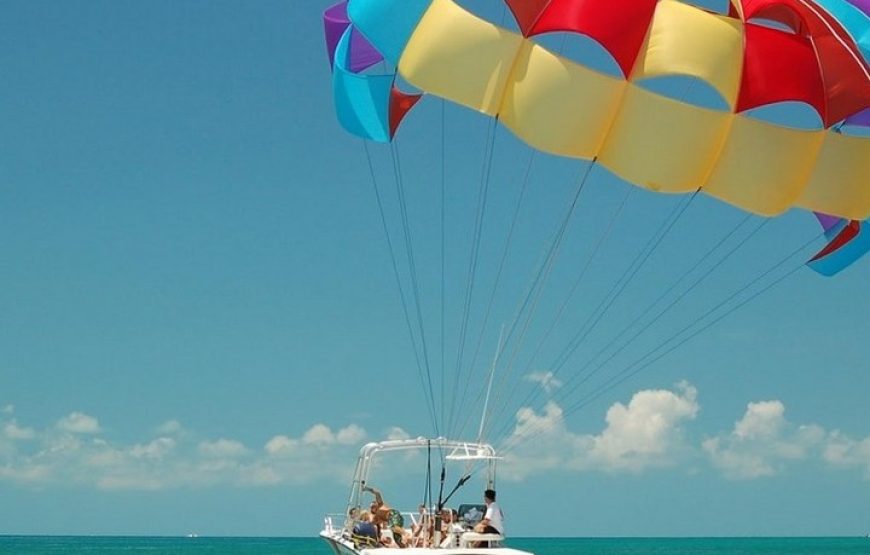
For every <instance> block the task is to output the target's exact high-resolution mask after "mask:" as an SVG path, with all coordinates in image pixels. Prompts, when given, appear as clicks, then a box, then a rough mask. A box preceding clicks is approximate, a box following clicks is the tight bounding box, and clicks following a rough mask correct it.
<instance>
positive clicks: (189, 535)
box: [185, 532, 199, 538]
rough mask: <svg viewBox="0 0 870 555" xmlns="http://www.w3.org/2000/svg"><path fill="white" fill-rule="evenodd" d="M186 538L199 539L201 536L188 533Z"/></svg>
mask: <svg viewBox="0 0 870 555" xmlns="http://www.w3.org/2000/svg"><path fill="white" fill-rule="evenodd" d="M185 537H187V538H198V537H199V534H197V533H196V532H190V533H188V534H187V536H185Z"/></svg>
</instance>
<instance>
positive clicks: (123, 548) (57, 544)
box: [0, 536, 870, 555]
mask: <svg viewBox="0 0 870 555" xmlns="http://www.w3.org/2000/svg"><path fill="white" fill-rule="evenodd" d="M509 545H510V546H511V547H516V548H518V549H524V550H527V551H532V552H534V553H535V554H536V555H573V554H577V555H647V554H654V555H665V554H667V555H696V554H699V555H756V554H759V555H793V554H806V555H835V554H836V555H849V554H855V553H864V554H870V539H868V538H691V539H689V538H676V539H675V538H630V539H617V538H517V539H512V540H511V541H510V542H509ZM399 552H400V550H397V553H399ZM58 553H64V554H68V555H90V554H96V555H115V554H118V555H122V554H123V555H140V554H148V555H151V554H153V555H163V554H166V555H198V554H202V555H205V554H208V555H279V554H280V555H331V552H330V550H329V548H328V547H327V546H326V544H325V543H323V541H322V540H319V539H317V538H147V537H145V538H143V537H135V538H127V537H92V536H71V537H65V536H0V554H10V555H12V554H15V555H43V554H58Z"/></svg>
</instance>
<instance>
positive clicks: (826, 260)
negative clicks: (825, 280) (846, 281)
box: [807, 220, 870, 276]
mask: <svg viewBox="0 0 870 555" xmlns="http://www.w3.org/2000/svg"><path fill="white" fill-rule="evenodd" d="M868 221H870V220H868ZM868 221H864V222H859V221H855V220H853V221H851V222H849V223H848V224H847V225H845V226H844V227H842V228H841V229H840V231H839V233H838V234H837V235H836V237H834V238H833V240H832V241H831V242H830V243H828V245H827V246H825V248H824V249H822V250H821V251H819V253H818V254H816V255H815V256H814V257H813V258H812V259H811V260H810V261H809V262H807V266H809V267H810V268H811V269H812V270H814V271H816V272H818V273H820V274H822V275H823V276H833V275H835V274H837V273H839V272H840V271H842V270H844V269H846V268H848V267H849V266H850V265H852V263H854V262H855V261H856V260H858V259H859V258H861V257H862V256H864V255H865V254H867V252H868V251H870V230H868V227H867V222H868Z"/></svg>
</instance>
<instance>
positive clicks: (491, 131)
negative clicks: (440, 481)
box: [447, 118, 498, 431]
mask: <svg viewBox="0 0 870 555" xmlns="http://www.w3.org/2000/svg"><path fill="white" fill-rule="evenodd" d="M497 125H498V118H493V119H492V120H491V122H490V124H489V125H488V133H487V140H486V145H485V151H484V161H483V166H482V167H481V177H480V185H479V187H478V192H477V210H476V214H475V221H474V231H473V234H472V247H471V253H470V255H469V260H468V271H467V273H466V281H465V298H464V302H463V306H462V319H461V323H460V326H459V347H458V349H457V354H456V364H455V371H454V373H453V395H452V396H451V399H450V416H449V418H448V420H447V422H448V425H447V429H448V430H449V431H452V430H453V428H454V415H455V411H456V410H457V408H458V407H457V404H456V395H457V390H458V389H459V381H460V375H461V374H462V358H463V355H464V352H465V340H466V337H467V332H468V321H469V316H470V312H471V304H472V298H473V292H474V281H475V275H476V273H477V263H478V260H479V256H478V255H479V253H480V240H481V237H482V235H483V217H484V214H485V213H486V201H487V194H488V192H489V178H490V174H491V170H492V157H493V151H494V150H495V137H496V130H497Z"/></svg>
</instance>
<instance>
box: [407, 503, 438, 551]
mask: <svg viewBox="0 0 870 555" xmlns="http://www.w3.org/2000/svg"><path fill="white" fill-rule="evenodd" d="M417 510H418V514H419V518H420V520H419V521H418V522H417V523H416V524H414V525H413V526H411V541H410V542H409V543H410V544H411V546H413V547H428V545H427V544H428V543H429V538H430V537H431V535H432V526H433V523H432V522H431V520H432V519H430V518H429V511H428V510H426V505H424V504H422V503H420V506H419V507H418V508H417Z"/></svg>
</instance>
